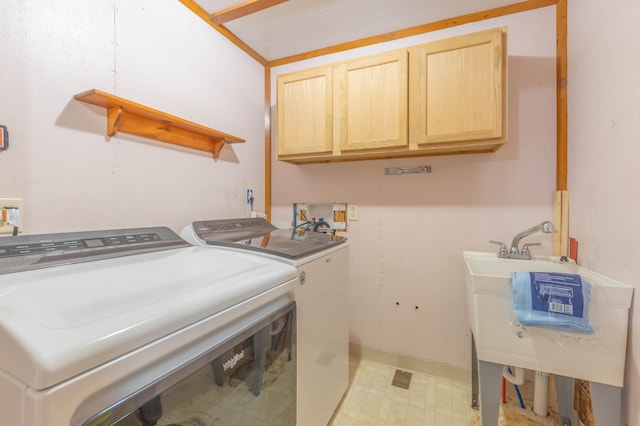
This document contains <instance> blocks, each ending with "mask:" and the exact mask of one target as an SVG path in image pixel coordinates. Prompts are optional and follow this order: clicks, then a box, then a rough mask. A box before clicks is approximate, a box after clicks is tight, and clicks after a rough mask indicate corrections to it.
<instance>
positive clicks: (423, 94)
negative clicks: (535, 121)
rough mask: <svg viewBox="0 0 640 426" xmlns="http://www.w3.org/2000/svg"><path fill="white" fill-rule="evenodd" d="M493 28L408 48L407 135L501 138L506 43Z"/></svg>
mask: <svg viewBox="0 0 640 426" xmlns="http://www.w3.org/2000/svg"><path fill="white" fill-rule="evenodd" d="M503 37H504V30H503V29H496V30H489V31H483V32H480V33H475V34H469V35H465V36H461V37H455V38H451V39H446V40H441V41H436V42H432V43H428V44H425V45H422V46H417V47H414V48H412V49H411V50H410V52H411V53H410V58H411V71H410V84H409V87H411V94H410V103H409V106H410V120H411V122H410V139H411V142H412V143H416V144H438V143H445V142H464V141H475V140H486V139H498V138H502V137H503V136H504V135H505V133H506V131H505V128H504V125H505V122H506V117H505V114H506V105H505V103H506V57H505V56H506V43H503Z"/></svg>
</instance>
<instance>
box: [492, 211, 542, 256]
mask: <svg viewBox="0 0 640 426" xmlns="http://www.w3.org/2000/svg"><path fill="white" fill-rule="evenodd" d="M553 231H554V227H553V223H551V222H550V221H548V220H547V221H544V222H542V223H541V224H539V225H536V226H533V227H531V228H529V229H525V230H524V231H522V232H520V233H518V234H516V236H515V237H513V241H511V248H510V249H509V250H508V251H507V246H506V245H505V244H504V243H503V242H500V241H493V240H491V241H489V242H490V243H492V244H498V245H500V250H499V251H498V257H503V258H507V259H531V252H530V251H529V247H531V246H539V245H541V243H527V244H524V245H523V246H522V250H520V248H519V245H520V240H521V239H523V238H525V237H528V236H529V235H532V234H535V233H536V232H543V233H545V234H550V233H552V232H553Z"/></svg>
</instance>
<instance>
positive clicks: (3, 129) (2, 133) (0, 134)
mask: <svg viewBox="0 0 640 426" xmlns="http://www.w3.org/2000/svg"><path fill="white" fill-rule="evenodd" d="M7 148H9V132H8V131H7V126H3V125H0V150H5V149H7Z"/></svg>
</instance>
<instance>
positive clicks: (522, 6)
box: [181, 0, 559, 67]
mask: <svg viewBox="0 0 640 426" xmlns="http://www.w3.org/2000/svg"><path fill="white" fill-rule="evenodd" d="M181 1H182V0H181ZM558 1H559V0H527V1H523V2H520V3H514V4H510V5H507V6H503V7H497V8H495V9H489V10H485V11H481V12H476V13H470V14H467V15H462V16H458V17H455V18H449V19H443V20H441V21H436V22H431V23H428V24H423V25H418V26H415V27H411V28H406V29H404V30H399V31H394V32H391V33H386V34H379V35H376V36H372V37H366V38H361V39H359V40H353V41H349V42H346V43H340V44H336V45H334V46H329V47H324V48H322V49H317V50H312V51H310V52H305V53H300V54H297V55H292V56H287V57H285V58H280V59H274V60H271V61H269V66H271V67H275V66H279V65H284V64H290V63H292V62H298V61H302V60H305V59H310V58H316V57H318V56H324V55H328V54H331V53H337V52H343V51H345V50H351V49H356V48H358V47H364V46H370V45H372V44H378V43H384V42H387V41H392V40H398V39H401V38H406V37H411V36H414V35H419V34H424V33H429V32H433V31H438V30H442V29H445V28H451V27H456V26H459V25H464V24H468V23H471V22H478V21H483V20H486V19H491V18H497V17H499V16H505V15H511V14H513V13H519V12H526V11H528V10H533V9H539V8H541V7H547V6H552V5H554V4H556V3H557V2H558Z"/></svg>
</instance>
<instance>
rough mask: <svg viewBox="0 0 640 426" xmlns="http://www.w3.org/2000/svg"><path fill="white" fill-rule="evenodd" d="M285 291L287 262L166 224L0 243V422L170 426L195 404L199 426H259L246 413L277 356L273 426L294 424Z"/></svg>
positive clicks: (264, 390) (290, 278) (289, 293)
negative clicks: (190, 238) (190, 239)
mask: <svg viewBox="0 0 640 426" xmlns="http://www.w3.org/2000/svg"><path fill="white" fill-rule="evenodd" d="M296 283H297V271H296V269H295V268H294V267H293V266H291V265H286V264H284V263H278V262H274V261H271V260H268V259H265V258H260V257H257V256H250V255H247V254H245V253H238V252H231V251H228V250H212V249H209V248H203V247H192V246H190V245H189V244H187V243H186V242H184V241H183V240H182V239H180V238H179V237H178V236H177V235H176V234H175V233H173V232H172V231H171V230H169V229H168V228H141V229H127V230H110V231H93V232H82V233H65V234H47V235H34V236H17V237H7V238H2V239H0V348H1V349H0V412H1V413H2V420H1V421H0V423H2V424H3V425H11V426H62V425H71V426H99V425H100V426H103V425H127V426H129V425H152V424H156V422H158V423H157V424H163V425H166V424H182V423H183V420H184V421H187V420H189V419H191V417H189V416H190V413H189V412H187V411H184V410H183V411H182V412H179V411H178V412H176V413H178V414H175V416H174V417H171V416H172V415H173V413H174V411H175V410H178V409H179V408H180V407H183V406H185V404H186V408H187V409H192V407H195V405H196V404H198V403H201V404H205V405H206V407H208V409H209V412H208V413H203V412H200V414H199V415H200V416H201V417H200V420H199V421H200V423H198V424H209V423H211V424H212V423H213V421H214V420H215V419H216V418H217V419H218V420H220V421H221V422H223V423H225V424H235V423H231V421H228V422H227V421H226V420H225V416H227V415H228V416H229V419H233V421H240V423H238V424H258V423H255V422H256V421H257V420H256V419H260V418H261V419H263V420H261V422H262V423H261V424H269V423H271V421H270V420H269V418H268V417H266V416H268V415H270V414H274V410H272V409H270V412H269V413H267V414H265V413H260V412H257V413H253V412H251V411H250V410H249V409H248V407H249V406H250V405H251V404H253V405H254V406H256V407H258V406H269V404H266V403H265V402H267V400H269V398H271V397H272V395H273V394H274V393H272V392H271V389H272V387H273V386H275V384H278V383H279V382H282V381H283V380H281V377H283V376H279V375H278V374H281V373H274V374H272V375H270V376H269V378H268V383H267V381H266V379H265V382H264V383H265V384H264V385H263V381H262V379H263V378H264V377H265V374H267V370H268V369H269V368H270V365H271V364H270V362H271V360H272V359H273V358H278V357H279V358H282V362H281V364H279V367H278V371H282V372H286V371H289V375H290V376H291V377H293V378H292V379H291V380H290V382H291V384H290V385H286V383H285V384H284V386H281V387H280V388H279V389H278V391H277V394H278V395H285V397H286V398H289V399H288V400H287V401H281V405H280V406H279V407H281V408H282V409H281V411H280V412H278V413H275V414H276V415H277V416H278V418H277V419H274V420H273V422H272V423H277V424H289V425H293V424H294V423H295V405H296V403H295V394H296V391H295V376H296V373H295V348H294V344H295V302H294V301H293V289H294V286H295V284H296ZM272 343H273V344H272ZM274 348H276V349H274ZM236 372H237V373H236ZM269 374H271V373H269ZM282 374H284V373H282ZM232 381H233V383H232ZM214 383H215V384H214ZM274 383H275V384H274ZM207 389H208V391H207V392H208V393H207V394H206V395H207V396H206V399H207V400H206V401H203V398H205V396H203V395H205V393H204V392H205V390H207ZM287 395H289V396H287ZM261 396H262V397H263V400H262V403H261V404H260V403H259V402H258V401H257V398H260V397H261ZM241 398H249V402H246V403H245V402H243V401H244V400H242V399H241ZM238 406H240V407H242V409H241V410H240V411H239V412H233V411H232V410H233V407H238ZM183 408H184V407H183ZM163 409H164V411H163ZM174 409H175V410H174ZM180 415H182V416H184V417H179V416H180ZM242 415H244V416H245V417H243V418H242V419H243V420H238V419H240V418H241V417H239V416H242ZM287 415H288V420H286V416H287ZM207 416H208V420H207V418H206V417H207ZM154 419H155V420H154ZM283 419H284V420H283ZM215 421H217V420H215ZM184 424H187V423H184ZM189 424H191V423H189Z"/></svg>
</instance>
